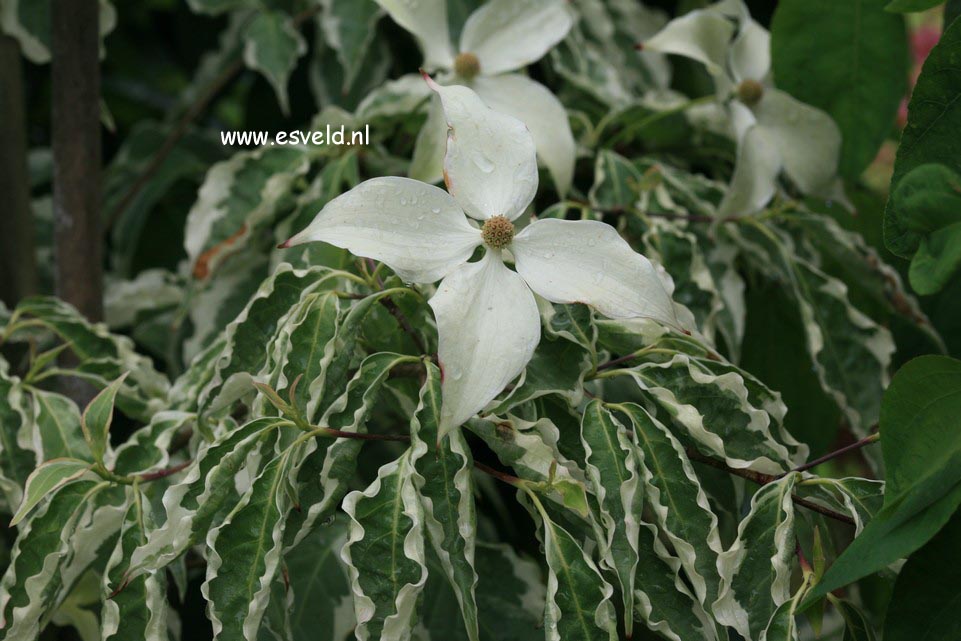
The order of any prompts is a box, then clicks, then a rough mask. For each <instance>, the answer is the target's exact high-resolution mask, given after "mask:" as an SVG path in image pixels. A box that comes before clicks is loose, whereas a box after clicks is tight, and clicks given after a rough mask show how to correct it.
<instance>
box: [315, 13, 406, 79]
mask: <svg viewBox="0 0 961 641" xmlns="http://www.w3.org/2000/svg"><path fill="white" fill-rule="evenodd" d="M321 5H322V6H323V8H324V10H323V13H322V14H321V15H320V16H318V23H319V27H320V28H321V29H323V31H324V41H325V42H326V43H327V46H329V47H330V48H331V49H333V50H334V51H336V52H337V59H338V60H339V61H340V64H341V66H342V67H343V68H344V86H343V91H344V93H346V92H348V91H349V90H350V87H351V85H352V84H353V82H354V79H355V78H356V77H357V74H358V72H359V71H360V67H361V64H362V63H363V62H364V54H365V53H366V51H367V49H368V48H369V47H370V45H371V42H372V41H373V38H374V34H375V33H376V29H375V26H376V25H377V21H378V20H380V17H381V15H383V12H382V10H381V8H380V7H379V6H378V5H377V3H375V2H374V1H373V0H360V1H358V0H323V2H322V3H321ZM418 80H419V79H418Z"/></svg>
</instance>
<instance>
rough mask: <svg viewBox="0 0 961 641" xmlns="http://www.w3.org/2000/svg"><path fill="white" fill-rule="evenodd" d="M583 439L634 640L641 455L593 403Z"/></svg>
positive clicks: (605, 555) (605, 547) (606, 553)
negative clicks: (639, 458)
mask: <svg viewBox="0 0 961 641" xmlns="http://www.w3.org/2000/svg"><path fill="white" fill-rule="evenodd" d="M581 441H582V442H583V444H584V451H585V452H586V454H587V456H586V458H585V465H586V470H587V475H588V477H589V478H590V479H591V483H592V485H593V487H594V494H595V495H597V502H598V505H599V514H598V515H597V516H598V520H599V522H600V524H601V525H602V527H603V532H604V538H603V539H602V540H601V541H599V543H600V551H601V561H602V563H604V564H605V565H607V566H608V567H609V568H610V569H612V570H613V571H614V573H615V575H616V576H617V580H618V583H620V588H621V598H622V600H623V604H624V612H625V617H624V627H625V631H626V632H627V636H631V633H632V630H633V621H634V616H633V613H634V581H635V577H636V575H637V562H638V555H639V553H638V537H639V536H640V533H639V530H638V528H639V519H640V515H641V509H642V506H643V499H644V494H643V488H642V485H641V479H640V475H639V470H638V467H639V466H638V460H637V455H636V453H635V451H634V444H633V441H632V440H631V438H630V436H629V435H628V432H627V429H626V428H625V427H624V425H623V424H621V423H620V422H619V421H618V420H617V419H616V418H614V416H613V415H612V414H611V413H610V412H609V411H608V410H607V409H606V408H605V407H604V405H603V404H602V403H601V401H598V400H594V401H591V402H590V403H588V405H587V407H586V408H585V409H584V417H583V419H582V421H581Z"/></svg>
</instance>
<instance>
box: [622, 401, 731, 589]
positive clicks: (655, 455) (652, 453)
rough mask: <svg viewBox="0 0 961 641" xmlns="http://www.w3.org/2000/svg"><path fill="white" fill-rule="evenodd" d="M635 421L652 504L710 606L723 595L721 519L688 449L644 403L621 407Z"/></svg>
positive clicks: (638, 450) (646, 491)
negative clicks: (718, 561)
mask: <svg viewBox="0 0 961 641" xmlns="http://www.w3.org/2000/svg"><path fill="white" fill-rule="evenodd" d="M616 409H618V410H620V411H622V412H624V414H625V415H626V416H627V417H628V418H629V420H630V422H631V425H632V427H633V429H634V437H635V442H636V447H637V452H638V458H639V463H640V473H641V477H642V479H643V482H644V492H645V498H646V501H647V504H648V505H649V506H650V508H651V510H652V511H653V512H654V515H655V517H656V519H657V525H658V527H659V528H660V530H661V531H662V532H663V533H664V535H665V536H666V537H667V538H668V540H669V541H670V542H671V543H672V545H673V546H674V549H675V551H676V553H677V556H678V558H679V559H680V562H681V566H682V567H683V568H684V570H685V572H686V573H687V576H688V578H689V579H690V581H691V585H692V586H693V587H694V594H695V595H697V598H698V600H699V601H700V602H701V603H702V604H705V606H706V607H709V606H710V604H711V603H713V601H714V599H715V598H716V597H717V594H718V588H719V583H720V580H719V577H718V571H717V566H716V563H717V556H718V554H720V553H721V551H722V547H721V536H720V533H719V531H718V522H717V516H716V515H715V514H714V512H713V510H711V506H710V504H709V503H708V500H707V494H706V493H705V492H704V489H703V488H702V487H701V482H700V480H699V479H698V477H697V474H695V473H694V468H693V466H692V465H691V462H690V460H689V459H688V458H687V454H686V453H685V452H684V447H683V446H682V445H681V444H680V443H679V442H678V440H677V439H676V438H674V436H673V435H672V434H671V433H670V431H669V430H668V429H667V428H666V427H664V425H662V424H661V423H660V422H659V421H658V420H657V419H655V418H654V417H652V416H651V415H650V414H648V413H647V411H646V410H644V408H642V407H641V406H640V405H635V404H632V403H625V404H623V405H618V406H616Z"/></svg>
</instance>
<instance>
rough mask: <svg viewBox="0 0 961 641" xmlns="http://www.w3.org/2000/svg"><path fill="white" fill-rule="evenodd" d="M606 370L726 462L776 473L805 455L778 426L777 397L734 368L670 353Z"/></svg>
mask: <svg viewBox="0 0 961 641" xmlns="http://www.w3.org/2000/svg"><path fill="white" fill-rule="evenodd" d="M715 370H716V371H715ZM611 371H612V372H615V371H616V372H617V373H618V374H622V375H624V376H629V377H630V378H632V379H633V380H634V382H635V383H637V386H638V388H639V389H640V390H643V391H644V392H647V394H645V397H649V398H651V399H652V400H654V401H656V402H657V403H658V404H660V405H661V406H663V407H664V408H665V409H666V410H667V412H668V413H669V414H670V415H671V417H672V418H673V419H674V421H676V422H677V423H679V424H680V425H682V426H683V427H684V429H685V430H686V431H687V433H688V435H689V436H690V437H691V438H692V439H693V440H694V441H695V442H696V443H697V444H698V445H699V446H700V447H702V448H703V449H705V450H707V451H708V452H710V453H711V454H712V455H715V456H720V457H723V458H724V460H725V461H726V462H727V464H728V465H732V466H734V467H738V468H744V467H751V468H752V469H755V470H758V471H763V472H769V473H775V474H776V473H779V472H782V471H784V470H785V469H790V468H791V467H793V466H794V465H796V464H797V463H798V462H800V460H803V458H804V457H806V456H807V448H806V447H804V446H800V445H799V444H798V443H797V442H796V441H795V440H794V439H793V438H792V437H791V436H790V434H787V432H786V431H784V429H783V425H782V420H783V417H784V413H785V411H786V408H785V407H784V405H783V403H782V402H781V401H780V399H779V398H777V397H776V396H774V395H773V394H772V393H771V392H770V390H767V388H765V387H764V386H763V385H762V384H760V383H759V382H757V380H756V379H752V378H751V377H750V375H748V374H747V373H745V372H742V371H740V370H738V369H737V368H736V367H734V366H730V365H726V364H722V363H718V362H716V361H710V360H709V359H699V358H694V357H691V356H689V355H687V354H675V355H674V356H673V357H672V358H671V359H670V360H668V361H666V362H656V361H647V362H644V363H642V364H640V365H637V366H635V367H631V368H629V369H623V370H611ZM772 428H773V429H772Z"/></svg>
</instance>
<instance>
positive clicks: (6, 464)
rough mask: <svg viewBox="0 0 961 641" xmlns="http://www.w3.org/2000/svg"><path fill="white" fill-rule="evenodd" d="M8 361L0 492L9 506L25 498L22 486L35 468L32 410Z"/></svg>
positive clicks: (0, 394)
mask: <svg viewBox="0 0 961 641" xmlns="http://www.w3.org/2000/svg"><path fill="white" fill-rule="evenodd" d="M7 367H8V366H7V362H6V361H5V360H3V359H2V358H0V490H2V491H3V494H4V496H5V497H6V499H7V504H8V505H10V506H13V505H19V504H20V501H21V500H22V499H23V486H24V484H25V483H26V482H27V477H28V476H30V473H31V472H32V471H33V468H34V466H35V465H36V461H37V456H36V453H35V452H34V451H33V449H32V447H31V446H30V445H29V443H30V441H31V440H32V439H31V438H30V437H29V436H28V434H29V432H30V431H31V428H32V426H31V420H30V418H29V416H30V414H29V409H28V408H27V405H26V400H27V397H26V395H25V394H24V391H23V387H22V385H21V383H20V379H19V378H17V377H15V376H9V375H8V374H7Z"/></svg>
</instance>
